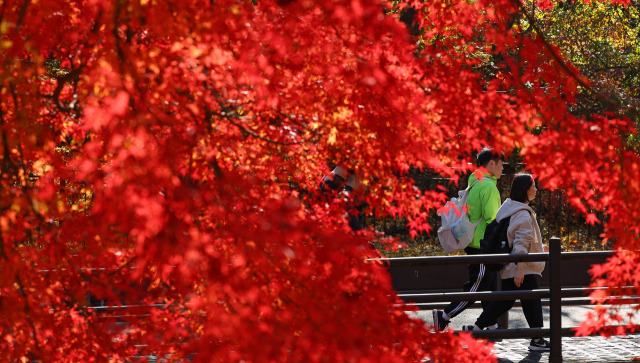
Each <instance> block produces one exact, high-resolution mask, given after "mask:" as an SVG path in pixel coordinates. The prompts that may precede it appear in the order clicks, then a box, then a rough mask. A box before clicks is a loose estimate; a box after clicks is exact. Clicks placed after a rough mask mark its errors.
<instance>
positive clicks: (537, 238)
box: [462, 174, 550, 351]
mask: <svg viewBox="0 0 640 363" xmlns="http://www.w3.org/2000/svg"><path fill="white" fill-rule="evenodd" d="M536 191H537V189H536V184H535V181H534V180H533V177H532V176H531V175H529V174H519V175H517V176H516V177H515V178H514V179H513V183H512V184H511V192H510V195H509V198H507V200H505V201H504V204H502V206H501V207H500V209H499V210H498V214H497V216H496V220H498V221H501V220H502V219H503V218H507V217H511V220H510V221H509V227H508V229H507V240H508V242H509V246H512V247H513V250H512V251H511V254H512V255H516V254H526V253H534V252H544V251H548V250H549V248H548V247H547V246H544V245H543V244H542V236H541V234H540V227H539V226H538V222H537V221H536V214H535V212H534V211H533V209H531V207H530V206H529V202H531V201H532V200H533V199H534V198H535V197H536ZM544 266H545V263H544V262H519V263H510V264H508V265H505V266H504V267H503V268H502V270H500V278H501V279H502V290H503V291H513V290H533V289H537V288H538V280H539V278H540V274H541V273H542V270H544ZM520 301H521V302H522V310H523V312H524V316H525V318H526V319H527V323H528V324H529V327H530V328H542V325H543V324H542V302H541V301H540V299H539V298H536V299H527V300H523V299H520ZM514 303H515V299H513V300H503V301H491V302H490V303H489V305H488V306H487V307H485V308H484V309H483V311H482V314H480V317H478V320H476V323H475V325H465V326H464V327H463V328H462V330H464V331H471V330H481V329H484V328H485V327H487V326H489V325H490V324H493V322H494V321H495V320H496V319H497V318H498V317H499V316H501V315H502V314H504V313H505V312H507V311H509V309H511V308H512V307H513V304H514ZM529 349H530V350H542V351H547V350H550V346H549V343H548V342H547V341H546V340H544V339H543V338H532V339H531V343H530V344H529Z"/></svg>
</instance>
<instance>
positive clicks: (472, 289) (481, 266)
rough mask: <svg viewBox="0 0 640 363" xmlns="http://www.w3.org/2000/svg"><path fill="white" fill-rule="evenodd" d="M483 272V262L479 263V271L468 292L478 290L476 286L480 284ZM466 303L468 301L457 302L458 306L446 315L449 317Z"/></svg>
mask: <svg viewBox="0 0 640 363" xmlns="http://www.w3.org/2000/svg"><path fill="white" fill-rule="evenodd" d="M484 272H485V266H484V263H481V264H480V272H478V277H477V278H476V281H475V282H474V283H473V285H472V286H471V289H470V290H469V292H476V291H478V286H480V282H481V281H482V278H483V277H484ZM467 304H468V301H461V302H460V304H458V306H456V307H455V309H453V310H451V312H450V313H448V314H447V315H448V316H450V317H451V316H454V315H456V314H457V313H458V312H459V311H461V310H463V309H464V308H465V307H466V306H467Z"/></svg>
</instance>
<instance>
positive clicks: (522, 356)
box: [410, 303, 640, 363]
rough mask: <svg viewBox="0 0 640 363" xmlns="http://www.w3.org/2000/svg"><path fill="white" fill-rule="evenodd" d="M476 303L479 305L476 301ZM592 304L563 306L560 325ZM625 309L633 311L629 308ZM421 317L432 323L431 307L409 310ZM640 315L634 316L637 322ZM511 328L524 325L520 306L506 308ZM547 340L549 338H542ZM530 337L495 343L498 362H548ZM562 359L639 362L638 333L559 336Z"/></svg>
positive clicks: (576, 319) (469, 314) (459, 322)
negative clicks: (533, 348) (560, 337)
mask: <svg viewBox="0 0 640 363" xmlns="http://www.w3.org/2000/svg"><path fill="white" fill-rule="evenodd" d="M476 304H477V305H476V306H478V307H479V306H480V305H479V303H476ZM592 309H593V307H592V306H563V307H562V326H563V327H573V326H577V325H579V324H580V323H581V322H582V321H584V319H585V318H586V314H587V312H589V311H591V310H592ZM481 312H482V310H481V309H467V310H465V311H463V312H462V313H461V314H460V315H458V316H456V317H455V318H454V319H453V321H452V322H451V323H450V324H449V327H450V328H453V329H455V330H460V329H461V327H462V326H463V325H473V323H474V322H475V319H476V318H477V317H478V316H479V315H480V313H481ZM627 312H630V313H631V312H632V309H628V311H627ZM542 313H543V319H544V322H545V326H546V327H548V326H549V307H543V308H542ZM410 314H411V315H413V316H415V317H418V318H420V319H422V320H424V321H425V322H426V323H427V324H433V320H432V314H431V310H429V311H418V312H413V313H410ZM638 320H640V316H637V317H636V319H634V322H635V323H638ZM509 327H510V328H527V327H528V325H527V322H526V321H525V318H524V314H523V313H522V308H519V307H514V308H513V309H511V310H510V311H509ZM545 339H547V340H549V338H548V337H547V338H545ZM529 341H530V339H503V340H501V341H497V342H495V343H494V354H495V355H496V357H498V361H499V362H501V363H510V362H513V363H534V362H542V363H546V362H548V361H549V352H544V353H542V352H532V351H529ZM562 358H563V362H581V363H596V362H597V363H605V362H606V363H610V362H638V363H640V334H634V335H627V336H613V337H611V338H608V339H607V338H605V337H601V336H591V337H563V338H562Z"/></svg>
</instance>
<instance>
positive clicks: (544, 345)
mask: <svg viewBox="0 0 640 363" xmlns="http://www.w3.org/2000/svg"><path fill="white" fill-rule="evenodd" d="M529 350H538V351H549V350H551V345H549V342H548V341H546V340H544V339H543V338H540V339H535V338H534V339H531V343H530V344H529Z"/></svg>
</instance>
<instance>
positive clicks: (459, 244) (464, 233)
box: [438, 178, 486, 253]
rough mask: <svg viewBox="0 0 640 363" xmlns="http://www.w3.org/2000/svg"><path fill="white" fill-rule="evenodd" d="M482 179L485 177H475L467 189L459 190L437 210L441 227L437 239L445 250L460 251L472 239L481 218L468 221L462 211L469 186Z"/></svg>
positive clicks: (467, 196) (471, 186) (465, 203)
mask: <svg viewBox="0 0 640 363" xmlns="http://www.w3.org/2000/svg"><path fill="white" fill-rule="evenodd" d="M484 179H486V178H480V179H476V180H475V181H474V182H473V183H472V184H471V185H470V186H468V187H467V189H465V190H461V191H459V192H458V197H457V198H456V197H453V198H451V200H450V201H448V202H447V204H445V205H444V207H442V208H441V209H440V210H438V215H439V216H440V218H441V219H442V227H440V228H439V229H438V240H440V244H441V245H442V248H444V250H445V252H447V253H453V252H458V251H462V250H464V249H465V248H466V247H467V246H468V245H469V244H470V243H471V241H473V234H474V233H475V231H476V227H477V226H478V224H480V222H481V221H482V219H483V218H480V219H479V220H478V221H477V222H476V223H471V222H469V216H468V215H467V212H465V211H464V207H465V205H467V200H468V199H469V192H470V191H471V188H473V186H474V185H476V183H477V182H478V181H480V180H484Z"/></svg>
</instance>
